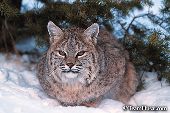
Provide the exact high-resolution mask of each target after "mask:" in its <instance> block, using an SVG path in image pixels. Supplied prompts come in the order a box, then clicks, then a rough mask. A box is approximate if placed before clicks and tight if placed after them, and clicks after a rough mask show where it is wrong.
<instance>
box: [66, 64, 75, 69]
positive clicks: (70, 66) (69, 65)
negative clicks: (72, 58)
mask: <svg viewBox="0 0 170 113" xmlns="http://www.w3.org/2000/svg"><path fill="white" fill-rule="evenodd" d="M66 65H67V66H68V67H69V68H70V69H71V68H72V67H73V66H74V64H73V63H67V64H66Z"/></svg>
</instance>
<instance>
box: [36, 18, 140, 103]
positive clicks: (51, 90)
mask: <svg viewBox="0 0 170 113" xmlns="http://www.w3.org/2000/svg"><path fill="white" fill-rule="evenodd" d="M47 28H48V32H49V35H50V47H49V49H48V51H47V52H46V54H44V55H43V57H42V58H41V59H40V62H39V64H38V71H37V76H38V79H39V82H40V84H41V86H42V88H43V89H44V91H45V92H46V93H47V94H48V95H49V96H50V97H52V98H54V99H56V100H58V101H59V102H60V103H61V104H62V105H66V106H67V105H86V106H91V105H92V106H93V105H94V106H96V105H97V104H98V103H99V102H100V101H101V100H102V99H104V98H111V99H114V100H119V101H121V102H123V103H127V102H128V100H129V99H130V97H131V96H132V95H133V94H134V93H135V91H136V87H137V85H138V80H137V76H136V71H135V69H134V67H133V65H132V63H131V62H129V57H128V52H127V51H126V50H124V48H123V47H122V45H121V44H119V43H118V41H117V40H116V39H115V38H113V37H112V35H111V34H110V33H109V32H107V31H106V30H104V29H103V30H100V31H99V25H98V24H97V23H94V24H92V25H91V26H90V27H88V28H87V29H86V30H84V29H82V28H77V27H70V28H68V29H64V30H61V29H60V28H59V27H57V26H56V25H55V24H54V23H53V22H51V21H49V23H48V25H47Z"/></svg>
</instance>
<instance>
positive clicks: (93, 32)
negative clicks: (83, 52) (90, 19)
mask: <svg viewBox="0 0 170 113" xmlns="http://www.w3.org/2000/svg"><path fill="white" fill-rule="evenodd" d="M98 34H99V25H98V24H97V23H94V24H92V25H91V26H90V27H88V28H87V29H86V30H85V31H84V35H85V37H87V38H88V39H91V40H92V41H95V40H96V38H97V36H98Z"/></svg>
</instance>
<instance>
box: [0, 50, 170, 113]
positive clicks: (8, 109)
mask: <svg viewBox="0 0 170 113" xmlns="http://www.w3.org/2000/svg"><path fill="white" fill-rule="evenodd" d="M142 75H143V76H142V80H143V81H144V83H145V84H144V87H145V89H143V90H142V91H140V92H137V93H136V94H135V95H134V96H133V97H132V98H131V100H130V101H129V104H131V105H133V106H137V105H138V106H140V105H149V106H167V107H169V108H170V86H169V84H168V83H166V81H165V80H163V81H161V82H160V81H157V73H154V72H152V73H151V72H144V73H142ZM123 106H124V104H123V103H121V102H119V101H115V100H111V99H105V100H103V101H102V102H101V104H100V105H99V106H98V107H97V108H92V107H85V106H75V107H71V106H69V107H63V106H61V105H60V104H59V103H58V102H57V101H56V100H54V99H50V98H49V97H48V96H47V95H46V94H45V93H44V92H43V90H42V88H41V87H40V85H39V83H38V80H37V78H36V75H35V65H34V64H30V63H29V61H28V58H27V55H24V56H22V57H20V56H16V55H4V54H1V53H0V113H31V112H32V113H80V112H81V113H124V112H125V111H123V110H122V107H123ZM130 112H131V113H138V112H134V111H126V112H125V113H130ZM168 112H170V111H167V112H166V113H168ZM142 113H147V112H142ZM160 113H161V112H160Z"/></svg>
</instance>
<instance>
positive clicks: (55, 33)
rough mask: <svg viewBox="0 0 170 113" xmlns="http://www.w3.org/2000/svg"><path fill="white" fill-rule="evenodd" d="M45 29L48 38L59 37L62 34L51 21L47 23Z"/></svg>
mask: <svg viewBox="0 0 170 113" xmlns="http://www.w3.org/2000/svg"><path fill="white" fill-rule="evenodd" d="M47 29H48V33H49V35H50V37H55V36H56V37H61V35H62V34H63V32H62V30H61V29H60V28H59V27H58V26H56V25H55V24H54V23H53V22H52V21H49V22H48V25H47Z"/></svg>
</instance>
